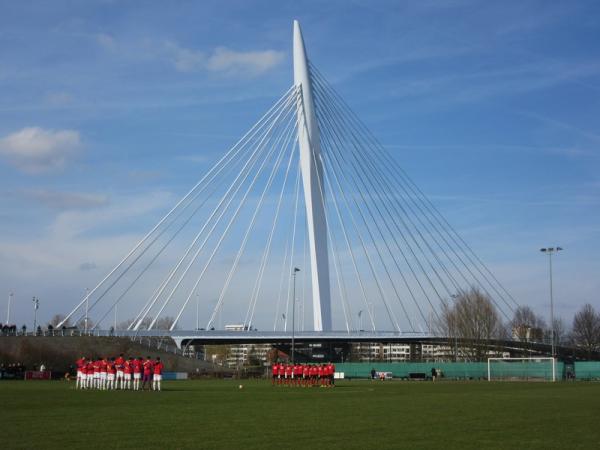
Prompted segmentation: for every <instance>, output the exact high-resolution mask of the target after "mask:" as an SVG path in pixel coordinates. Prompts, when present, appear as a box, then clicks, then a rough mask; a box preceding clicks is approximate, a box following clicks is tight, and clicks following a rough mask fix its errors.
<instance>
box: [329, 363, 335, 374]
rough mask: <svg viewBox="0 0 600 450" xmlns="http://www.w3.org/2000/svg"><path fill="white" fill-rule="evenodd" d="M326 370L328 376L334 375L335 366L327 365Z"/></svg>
mask: <svg viewBox="0 0 600 450" xmlns="http://www.w3.org/2000/svg"><path fill="white" fill-rule="evenodd" d="M327 370H328V372H329V375H334V374H335V366H334V365H333V364H329V365H328V366H327Z"/></svg>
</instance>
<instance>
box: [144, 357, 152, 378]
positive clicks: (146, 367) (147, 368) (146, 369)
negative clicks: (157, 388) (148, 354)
mask: <svg viewBox="0 0 600 450" xmlns="http://www.w3.org/2000/svg"><path fill="white" fill-rule="evenodd" d="M153 365H154V364H153V363H152V361H150V360H149V359H147V360H146V361H144V375H150V374H151V373H152V366H153Z"/></svg>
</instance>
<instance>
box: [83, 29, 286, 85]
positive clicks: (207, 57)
mask: <svg viewBox="0 0 600 450" xmlns="http://www.w3.org/2000/svg"><path fill="white" fill-rule="evenodd" d="M95 39H96V41H97V43H98V44H99V45H100V46H101V47H102V48H103V49H105V50H106V51H109V52H112V53H114V54H117V55H120V56H123V57H126V58H127V59H128V60H129V61H131V60H134V59H137V60H140V59H141V60H157V61H162V62H167V63H169V64H170V65H172V66H173V67H174V68H175V70H177V71H179V72H201V71H205V72H217V73H226V74H230V75H250V76H256V75H260V74H263V73H265V72H268V71H269V70H271V69H273V68H275V67H276V66H277V65H279V64H280V63H281V62H282V61H283V59H284V57H285V53H284V52H281V51H277V50H256V51H246V52H244V51H236V50H231V49H229V48H227V47H216V48H215V49H213V50H212V51H209V52H208V51H207V52H205V51H201V50H196V49H193V48H186V47H183V46H181V45H180V44H179V43H177V42H175V41H172V40H162V41H159V40H156V39H145V40H142V41H138V42H129V43H127V42H121V41H120V40H118V39H116V38H115V37H113V36H110V35H107V34H98V35H96V36H95Z"/></svg>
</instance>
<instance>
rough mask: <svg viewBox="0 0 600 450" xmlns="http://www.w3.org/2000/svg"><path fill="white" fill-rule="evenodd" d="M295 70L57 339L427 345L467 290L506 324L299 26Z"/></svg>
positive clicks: (498, 293)
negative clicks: (161, 336)
mask: <svg viewBox="0 0 600 450" xmlns="http://www.w3.org/2000/svg"><path fill="white" fill-rule="evenodd" d="M293 62H294V83H293V85H292V86H291V87H290V88H289V89H288V90H287V91H286V92H285V93H284V94H283V95H282V96H281V97H280V98H279V99H278V100H277V101H276V102H275V103H274V104H273V106H272V107H271V108H270V109H269V110H268V111H267V112H266V113H265V114H264V115H263V116H262V117H261V118H260V119H259V120H258V122H257V123H255V124H254V125H253V126H252V127H251V128H250V129H249V130H248V131H247V132H246V133H245V134H244V135H243V136H242V138H241V139H240V140H239V141H237V142H236V143H235V144H234V145H233V146H232V147H231V148H230V149H229V150H228V151H227V152H226V153H225V155H224V156H223V157H222V158H221V159H219V160H218V161H217V162H216V163H215V164H214V165H213V166H212V167H211V168H210V170H208V172H207V173H206V174H205V175H204V176H203V177H202V178H201V179H200V181H199V182H198V183H196V185H194V186H193V187H192V189H191V190H190V191H189V192H188V193H187V194H185V195H184V196H183V198H182V199H181V200H180V201H179V202H177V204H176V205H175V206H174V207H173V208H172V209H171V210H170V211H169V212H168V213H167V214H166V215H165V216H164V217H163V218H162V219H161V220H160V221H159V222H158V223H157V224H156V225H155V226H154V227H153V228H152V229H151V230H150V231H149V232H148V233H147V234H146V235H145V236H144V237H143V238H142V239H141V240H140V241H139V242H138V243H137V244H136V245H134V246H133V248H132V249H131V250H130V251H129V252H128V253H127V254H126V255H125V257H123V258H122V259H121V260H120V261H119V263H118V264H117V265H116V266H115V267H114V268H113V269H112V270H110V271H109V272H108V274H107V275H106V276H105V277H104V278H103V279H102V280H100V282H99V283H98V284H97V285H96V286H95V287H94V288H93V289H91V290H90V291H89V292H87V293H86V295H85V296H84V297H83V298H82V299H80V301H79V302H78V303H77V304H76V305H75V307H74V308H73V310H72V311H71V312H70V313H69V314H68V315H67V316H66V318H65V319H64V320H63V321H62V322H61V323H60V324H58V327H59V328H60V327H62V326H63V325H65V324H67V321H70V322H71V323H77V324H82V323H84V322H85V323H86V324H87V323H88V320H87V319H91V321H90V322H89V323H93V324H94V325H93V326H92V325H90V327H91V328H93V329H98V330H100V329H102V328H104V329H107V328H109V327H111V326H112V327H114V328H115V329H116V330H117V331H118V330H123V331H127V332H134V333H136V332H139V331H141V330H145V331H146V332H147V331H151V330H169V331H173V330H175V329H176V328H182V327H183V328H187V329H191V328H195V329H196V330H202V329H204V328H205V329H206V330H210V329H211V328H213V327H217V328H219V327H220V326H221V325H222V323H220V322H221V319H220V318H221V316H222V315H223V314H224V313H226V314H227V319H226V320H227V322H229V323H236V324H241V329H242V330H252V329H253V328H255V327H256V326H257V324H258V326H260V327H261V329H263V330H264V329H265V328H270V327H271V324H270V323H267V324H265V321H269V322H271V320H272V322H271V323H272V328H273V332H279V331H283V332H284V333H285V332H289V329H290V328H292V327H293V328H292V331H295V330H298V331H308V329H309V328H312V330H313V331H316V332H323V333H327V332H331V331H332V330H336V329H337V330H340V329H343V330H344V332H346V333H352V332H355V331H357V330H363V329H365V330H368V331H372V332H376V331H382V330H389V329H391V331H392V332H394V333H413V334H414V333H431V332H433V331H435V327H436V323H439V322H440V321H439V319H440V315H439V313H440V311H443V310H444V308H445V307H446V306H447V305H448V302H450V301H451V300H450V299H451V298H453V297H456V295H457V294H461V293H463V292H465V291H467V290H468V289H471V288H476V289H478V290H479V291H481V292H482V293H484V294H485V295H486V296H488V297H489V298H490V299H491V300H492V302H493V303H494V305H495V308H496V309H497V311H498V314H499V315H501V316H503V317H504V318H505V319H508V318H509V315H510V313H511V312H512V311H513V310H514V308H515V307H516V306H517V303H516V302H515V300H514V299H513V298H512V296H511V295H510V293H508V291H507V290H506V289H505V288H504V286H502V284H501V283H500V281H499V280H498V279H497V278H496V277H495V276H494V274H493V273H492V272H491V271H490V269H489V268H488V267H487V266H486V265H485V264H484V263H483V262H482V260H481V259H480V258H479V257H478V256H477V255H476V254H475V253H474V252H473V250H472V249H471V247H470V246H469V245H468V244H467V243H466V242H465V241H464V240H463V238H462V237H461V236H460V235H459V234H458V233H457V232H456V230H455V229H454V228H453V227H452V226H451V225H450V224H449V222H448V221H447V220H446V219H445V218H444V217H443V215H442V214H441V213H440V211H439V210H438V209H437V208H436V207H435V206H434V205H433V203H432V202H431V201H430V200H429V199H428V198H427V197H426V196H425V195H424V194H423V192H422V191H421V190H420V189H419V188H418V187H417V185H416V184H415V183H414V182H413V181H412V180H411V179H410V178H409V176H408V175H407V174H406V173H405V172H404V170H403V169H402V168H401V166H400V165H399V164H398V162H397V161H396V160H395V159H394V158H393V157H392V156H391V155H390V153H389V152H388V150H387V149H386V148H385V146H383V145H382V144H381V143H379V141H378V140H377V139H376V138H375V137H374V136H373V135H372V134H371V132H370V131H369V130H368V128H367V127H366V126H365V124H364V123H363V122H361V121H360V120H359V119H358V116H357V115H356V114H355V113H354V112H353V111H352V110H351V109H350V107H349V106H348V105H347V104H346V103H345V102H344V100H343V99H342V97H341V96H340V95H339V94H338V92H337V91H336V90H335V89H334V88H333V87H332V86H331V85H330V84H329V83H328V82H327V80H326V79H325V77H324V76H323V75H322V74H321V73H320V72H319V70H318V69H317V68H316V67H315V65H314V64H313V63H312V62H311V61H310V60H309V59H308V58H307V54H306V49H305V45H304V40H303V37H302V32H301V30H300V25H299V24H298V22H297V21H294V26H293ZM302 204H304V205H302ZM295 267H299V268H301V271H300V272H298V273H296V271H295V270H294V268H295ZM296 275H298V276H296ZM117 312H118V314H117ZM311 316H312V320H310V318H311ZM296 317H297V320H296ZM305 318H308V319H307V320H305ZM201 321H202V323H201ZM305 322H307V323H308V325H306V324H305ZM194 324H195V326H194ZM85 327H87V325H85ZM336 327H337V328H336Z"/></svg>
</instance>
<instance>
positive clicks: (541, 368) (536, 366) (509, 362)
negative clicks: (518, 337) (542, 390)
mask: <svg viewBox="0 0 600 450" xmlns="http://www.w3.org/2000/svg"><path fill="white" fill-rule="evenodd" d="M487 371H488V381H492V380H514V381H521V380H527V381H534V380H544V381H550V380H552V381H556V359H555V358H550V357H543V358H542V357H540V358H488V363H487Z"/></svg>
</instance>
